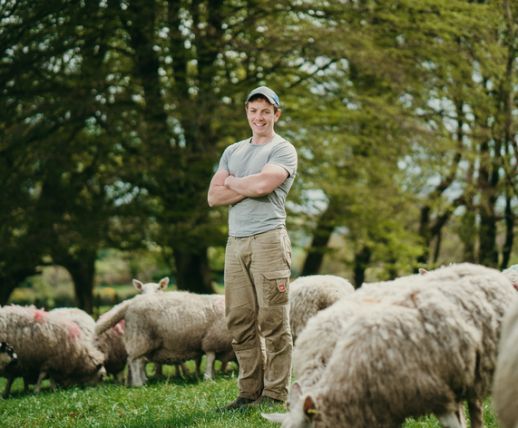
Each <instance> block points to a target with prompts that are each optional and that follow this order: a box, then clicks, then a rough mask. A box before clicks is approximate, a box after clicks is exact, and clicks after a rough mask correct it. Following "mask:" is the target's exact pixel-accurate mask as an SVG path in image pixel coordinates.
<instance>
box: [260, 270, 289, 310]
mask: <svg viewBox="0 0 518 428" xmlns="http://www.w3.org/2000/svg"><path fill="white" fill-rule="evenodd" d="M290 274H291V272H290V270H289V269H284V270H277V271H272V272H265V273H263V276H264V284H263V292H264V297H265V300H266V302H265V303H266V304H267V305H285V304H286V303H288V282H289V280H290Z"/></svg>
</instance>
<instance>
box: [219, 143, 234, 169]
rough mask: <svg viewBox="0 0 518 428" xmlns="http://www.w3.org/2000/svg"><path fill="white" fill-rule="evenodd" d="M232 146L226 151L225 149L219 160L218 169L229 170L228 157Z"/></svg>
mask: <svg viewBox="0 0 518 428" xmlns="http://www.w3.org/2000/svg"><path fill="white" fill-rule="evenodd" d="M230 147H231V146H228V147H227V148H226V149H225V150H224V151H223V154H222V155H221V159H220V160H219V165H218V171H229V167H228V159H229V157H230V154H229V153H230V150H229V149H230Z"/></svg>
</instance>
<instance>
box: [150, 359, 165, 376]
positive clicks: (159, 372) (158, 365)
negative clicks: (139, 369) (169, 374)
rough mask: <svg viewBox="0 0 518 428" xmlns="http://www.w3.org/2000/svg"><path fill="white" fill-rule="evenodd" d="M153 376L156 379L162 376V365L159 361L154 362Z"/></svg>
mask: <svg viewBox="0 0 518 428" xmlns="http://www.w3.org/2000/svg"><path fill="white" fill-rule="evenodd" d="M153 377H155V378H156V379H163V378H164V377H165V376H164V367H163V365H162V364H161V363H155V371H154V373H153Z"/></svg>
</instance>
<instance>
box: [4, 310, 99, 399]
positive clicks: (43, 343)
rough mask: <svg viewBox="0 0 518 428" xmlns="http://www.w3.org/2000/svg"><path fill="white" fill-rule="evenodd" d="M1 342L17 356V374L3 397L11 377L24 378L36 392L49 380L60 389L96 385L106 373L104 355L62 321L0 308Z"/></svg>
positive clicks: (52, 316)
mask: <svg viewBox="0 0 518 428" xmlns="http://www.w3.org/2000/svg"><path fill="white" fill-rule="evenodd" d="M0 341H6V342H8V343H10V344H11V345H12V346H13V348H14V349H16V353H17V356H18V369H19V371H18V372H15V373H11V374H9V377H8V381H7V385H6V390H5V394H6V395H8V394H9V391H10V387H11V384H12V381H13V380H14V377H16V376H23V377H24V380H26V381H28V382H30V383H33V382H34V380H35V383H36V387H35V391H36V392H39V390H40V388H41V382H42V380H43V379H44V378H46V377H49V378H50V379H51V381H55V382H57V383H59V384H61V385H63V386H68V385H70V384H72V383H81V384H83V383H93V382H97V381H98V380H99V379H100V378H101V377H102V376H103V375H104V373H105V370H104V367H103V366H102V362H103V355H102V353H101V352H100V351H99V350H98V349H97V348H95V347H94V346H93V345H92V342H91V338H87V337H86V336H85V335H84V333H83V332H82V331H81V329H80V328H79V327H78V326H77V324H75V323H74V322H71V321H69V320H67V319H65V318H64V317H62V316H60V315H57V314H52V313H49V312H45V311H43V310H39V309H36V308H34V307H22V306H18V305H9V306H4V307H2V308H0Z"/></svg>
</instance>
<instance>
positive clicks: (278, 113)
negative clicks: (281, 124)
mask: <svg viewBox="0 0 518 428" xmlns="http://www.w3.org/2000/svg"><path fill="white" fill-rule="evenodd" d="M281 115H282V110H281V109H280V108H278V109H277V111H276V112H275V113H274V117H275V122H277V121H278V120H279V118H280V117H281Z"/></svg>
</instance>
